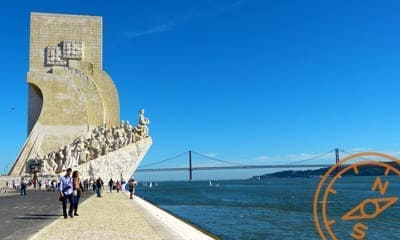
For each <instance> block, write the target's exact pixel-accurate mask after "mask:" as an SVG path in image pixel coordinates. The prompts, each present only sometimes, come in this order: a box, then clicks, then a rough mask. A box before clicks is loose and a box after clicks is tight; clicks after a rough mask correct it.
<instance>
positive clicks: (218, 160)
mask: <svg viewBox="0 0 400 240" xmlns="http://www.w3.org/2000/svg"><path fill="white" fill-rule="evenodd" d="M192 153H194V154H196V155H198V156H201V157H204V158H208V159H210V160H214V161H216V162H222V163H226V164H231V165H237V166H247V165H248V164H242V163H236V162H231V161H226V160H221V159H218V158H215V157H211V156H207V155H205V154H202V153H198V152H195V151H192Z"/></svg>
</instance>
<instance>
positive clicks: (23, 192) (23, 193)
mask: <svg viewBox="0 0 400 240" xmlns="http://www.w3.org/2000/svg"><path fill="white" fill-rule="evenodd" d="M27 186H28V183H27V182H26V181H25V179H24V178H23V177H22V178H21V182H20V184H19V187H20V191H21V197H26V187H27Z"/></svg>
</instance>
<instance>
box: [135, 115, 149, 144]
mask: <svg viewBox="0 0 400 240" xmlns="http://www.w3.org/2000/svg"><path fill="white" fill-rule="evenodd" d="M138 122H139V123H138V126H137V127H136V131H137V132H138V134H139V135H140V136H141V137H144V138H145V137H148V136H149V129H148V127H147V125H148V124H150V120H149V119H148V118H146V117H145V116H144V109H140V111H139V119H138Z"/></svg>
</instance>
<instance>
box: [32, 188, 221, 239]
mask: <svg viewBox="0 0 400 240" xmlns="http://www.w3.org/2000/svg"><path fill="white" fill-rule="evenodd" d="M60 208H61V204H60ZM78 212H79V216H77V217H74V218H68V219H64V218H62V217H61V216H60V218H59V219H57V220H56V221H54V222H52V223H51V224H49V225H48V226H46V227H45V228H43V229H41V230H40V231H39V232H37V233H36V234H35V235H33V236H31V237H30V238H29V239H30V240H48V239H58V240H63V239H65V240H67V239H68V240H71V239H88V240H112V239H143V240H150V239H165V240H169V239H171V240H180V239H182V240H183V239H188V240H203V239H204V240H209V239H214V238H212V237H211V236H209V235H207V234H205V233H203V232H201V231H200V230H198V229H196V228H195V227H193V226H191V225H189V224H187V223H185V222H184V221H183V220H181V219H178V218H177V217H175V216H173V215H171V214H169V213H168V212H166V211H164V210H162V209H160V208H158V207H156V206H155V205H153V204H151V203H149V202H147V201H145V200H143V199H142V198H140V197H137V196H135V197H134V199H129V196H127V194H123V193H116V192H113V193H109V192H104V193H103V194H102V197H101V198H98V197H96V195H93V196H91V197H90V198H89V199H87V200H86V201H84V202H83V203H82V204H81V205H80V206H79V211H78Z"/></svg>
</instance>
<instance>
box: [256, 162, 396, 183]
mask: <svg viewBox="0 0 400 240" xmlns="http://www.w3.org/2000/svg"><path fill="white" fill-rule="evenodd" d="M385 164H388V165H390V166H391V167H393V168H395V169H397V170H399V171H400V166H399V165H398V164H397V163H395V162H385ZM347 166H349V165H343V166H341V168H345V167H347ZM328 170H329V168H328V167H325V168H319V169H313V170H311V169H308V170H285V171H280V172H275V173H267V174H263V175H259V176H253V177H251V178H250V179H256V180H261V179H267V178H313V177H321V176H324V175H325V173H326V172H327V171H328ZM385 170H386V169H385V168H382V167H378V166H376V165H364V166H360V167H359V168H358V173H357V174H356V173H355V172H353V171H347V172H346V173H344V174H342V175H341V176H342V177H361V176H383V175H385ZM389 175H394V173H393V172H390V173H389Z"/></svg>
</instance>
